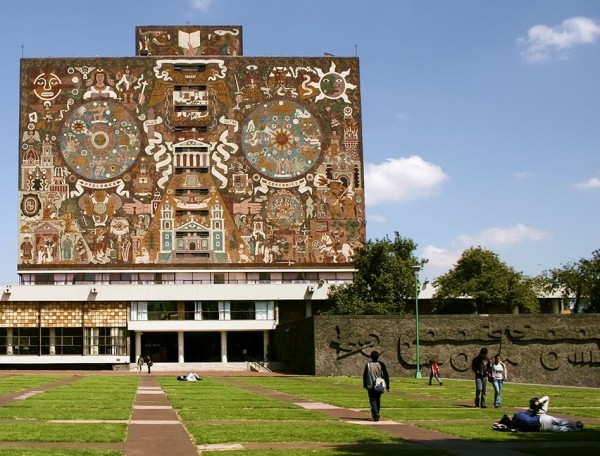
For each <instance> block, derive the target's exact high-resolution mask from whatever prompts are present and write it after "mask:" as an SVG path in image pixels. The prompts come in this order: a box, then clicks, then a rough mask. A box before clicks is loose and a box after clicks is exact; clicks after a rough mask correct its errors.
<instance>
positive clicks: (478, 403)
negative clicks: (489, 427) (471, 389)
mask: <svg viewBox="0 0 600 456" xmlns="http://www.w3.org/2000/svg"><path fill="white" fill-rule="evenodd" d="M487 354H488V349H487V348H485V347H484V348H482V349H481V350H479V354H478V355H477V356H476V357H475V358H473V361H472V362H471V370H472V371H473V373H474V374H475V407H481V408H486V407H487V406H486V404H485V393H486V389H487V381H488V373H489V364H490V363H489V361H488V357H487Z"/></svg>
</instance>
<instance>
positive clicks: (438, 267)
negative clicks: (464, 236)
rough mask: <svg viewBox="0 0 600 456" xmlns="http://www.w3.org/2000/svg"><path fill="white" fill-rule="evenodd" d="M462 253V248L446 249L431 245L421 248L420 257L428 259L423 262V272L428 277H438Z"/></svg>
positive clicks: (452, 264) (451, 266) (451, 265)
mask: <svg viewBox="0 0 600 456" xmlns="http://www.w3.org/2000/svg"><path fill="white" fill-rule="evenodd" d="M461 254H462V250H460V251H459V250H455V251H451V250H447V249H443V248H440V247H435V246H433V245H427V246H425V248H424V249H423V253H422V255H421V257H422V258H426V259H428V260H429V261H428V262H427V264H425V267H424V272H425V274H426V275H427V276H428V277H439V276H440V275H442V274H445V273H446V272H448V271H449V270H450V269H452V268H453V267H454V265H455V264H456V262H457V261H458V259H459V258H460V256H461Z"/></svg>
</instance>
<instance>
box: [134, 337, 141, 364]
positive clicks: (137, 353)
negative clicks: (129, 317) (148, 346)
mask: <svg viewBox="0 0 600 456" xmlns="http://www.w3.org/2000/svg"><path fill="white" fill-rule="evenodd" d="M140 356H142V333H141V332H139V331H136V332H135V360H136V361H137V359H138V358H139V357H140Z"/></svg>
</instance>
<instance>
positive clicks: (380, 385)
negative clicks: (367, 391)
mask: <svg viewBox="0 0 600 456" xmlns="http://www.w3.org/2000/svg"><path fill="white" fill-rule="evenodd" d="M385 386H386V385H385V380H384V379H382V378H380V377H377V378H376V379H375V383H374V384H373V390H374V391H377V392H378V393H383V392H384V391H385Z"/></svg>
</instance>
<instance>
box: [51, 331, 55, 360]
mask: <svg viewBox="0 0 600 456" xmlns="http://www.w3.org/2000/svg"><path fill="white" fill-rule="evenodd" d="M50 354H51V355H56V328H50Z"/></svg>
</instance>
